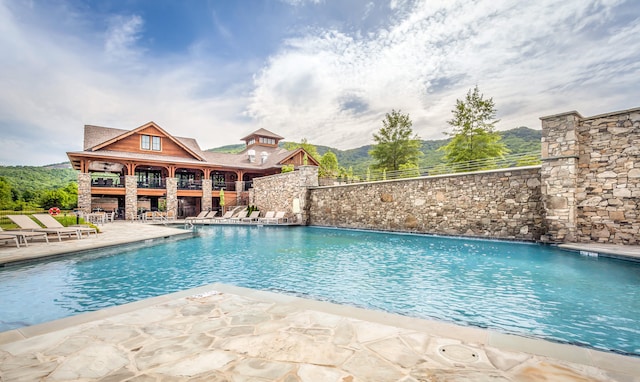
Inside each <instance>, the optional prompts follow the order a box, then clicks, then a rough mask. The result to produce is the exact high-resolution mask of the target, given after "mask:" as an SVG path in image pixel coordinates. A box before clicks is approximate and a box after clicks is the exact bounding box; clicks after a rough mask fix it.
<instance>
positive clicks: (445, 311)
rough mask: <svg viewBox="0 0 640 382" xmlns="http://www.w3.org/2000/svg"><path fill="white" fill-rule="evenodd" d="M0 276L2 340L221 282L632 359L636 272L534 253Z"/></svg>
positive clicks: (426, 241) (62, 261) (420, 247)
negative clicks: (22, 330)
mask: <svg viewBox="0 0 640 382" xmlns="http://www.w3.org/2000/svg"><path fill="white" fill-rule="evenodd" d="M199 231H200V237H198V238H193V239H186V240H181V241H175V242H168V243H163V244H158V245H154V246H149V247H141V248H136V249H129V250H126V251H124V252H123V250H122V249H112V250H109V251H103V252H101V253H90V254H86V255H78V256H72V257H68V258H58V259H52V260H48V261H42V262H37V263H28V264H23V265H19V266H13V267H7V268H5V269H1V270H0V331H4V330H8V329H12V328H18V327H21V326H25V325H33V324H36V323H40V322H46V321H50V320H53V319H57V318H62V317H67V316H71V315H74V314H77V313H80V312H86V311H93V310H98V309H102V308H105V307H109V306H114V305H119V304H123V303H127V302H131V301H136V300H140V299H144V298H147V297H152V296H157V295H161V294H166V293H171V292H175V291H178V290H184V289H188V288H192V287H196V286H201V285H205V284H210V283H214V282H221V283H227V284H233V285H238V286H243V287H249V288H255V289H262V290H270V291H277V292H282V293H290V294H294V295H297V296H302V297H308V298H313V299H319V300H326V301H332V302H336V303H340V304H347V305H354V306H359V307H364V308H369V309H376V310H384V311H389V312H394V313H399V314H403V315H408V316H413V317H420V318H427V319H437V320H441V321H448V322H453V323H457V324H460V325H467V326H476V327H483V328H489V329H492V330H498V331H501V332H506V333H514V334H519V335H524V336H529V337H538V338H544V339H549V340H554V341H560V342H568V343H573V344H580V345H584V346H589V347H594V348H598V349H604V350H612V351H616V352H621V353H627V354H634V355H640V325H639V324H638V317H640V298H639V297H640V266H639V264H636V263H631V262H626V261H620V260H614V259H606V258H594V257H585V256H580V255H579V254H577V253H574V252H567V251H562V250H559V249H557V248H553V247H547V246H539V245H534V244H521V243H512V242H496V241H482V240H462V239H451V238H441V237H428V236H420V235H403V234H393V233H379V232H366V231H365V232H363V231H350V230H338V229H326V228H315V227H269V226H265V227H256V226H252V227H248V226H210V227H203V228H200V230H199Z"/></svg>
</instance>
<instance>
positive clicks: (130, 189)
mask: <svg viewBox="0 0 640 382" xmlns="http://www.w3.org/2000/svg"><path fill="white" fill-rule="evenodd" d="M124 187H125V196H124V216H125V219H126V220H134V219H135V217H136V216H137V215H138V177H137V176H135V175H125V176H124Z"/></svg>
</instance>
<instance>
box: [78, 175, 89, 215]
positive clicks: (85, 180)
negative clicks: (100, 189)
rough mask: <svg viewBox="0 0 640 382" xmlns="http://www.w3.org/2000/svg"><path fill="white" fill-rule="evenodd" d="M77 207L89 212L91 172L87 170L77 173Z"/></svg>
mask: <svg viewBox="0 0 640 382" xmlns="http://www.w3.org/2000/svg"><path fill="white" fill-rule="evenodd" d="M78 209H79V210H80V211H82V212H84V213H86V214H88V213H90V212H91V174H90V173H87V172H84V173H83V172H81V173H78Z"/></svg>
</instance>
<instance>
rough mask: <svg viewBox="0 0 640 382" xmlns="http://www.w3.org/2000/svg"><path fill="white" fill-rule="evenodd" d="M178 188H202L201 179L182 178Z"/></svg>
mask: <svg viewBox="0 0 640 382" xmlns="http://www.w3.org/2000/svg"><path fill="white" fill-rule="evenodd" d="M178 190H202V181H201V180H180V181H178Z"/></svg>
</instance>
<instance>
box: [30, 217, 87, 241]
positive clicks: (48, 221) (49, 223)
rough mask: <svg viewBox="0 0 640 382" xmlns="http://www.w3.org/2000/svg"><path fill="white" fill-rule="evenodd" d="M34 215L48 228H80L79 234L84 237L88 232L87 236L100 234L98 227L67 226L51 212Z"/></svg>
mask: <svg viewBox="0 0 640 382" xmlns="http://www.w3.org/2000/svg"><path fill="white" fill-rule="evenodd" d="M33 216H34V217H35V218H36V219H38V221H39V222H40V223H42V224H44V226H45V227H46V228H72V229H75V230H78V234H79V235H80V237H82V234H83V233H86V234H87V237H89V236H90V235H91V234H92V233H93V234H94V235H97V234H98V230H97V229H95V228H91V227H87V226H79V225H74V226H69V227H65V226H63V225H62V224H61V223H60V222H59V221H57V220H56V219H55V218H54V217H53V216H51V215H49V214H33Z"/></svg>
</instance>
